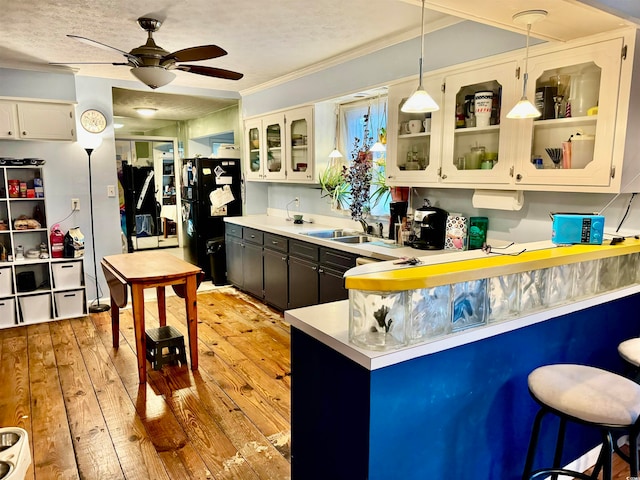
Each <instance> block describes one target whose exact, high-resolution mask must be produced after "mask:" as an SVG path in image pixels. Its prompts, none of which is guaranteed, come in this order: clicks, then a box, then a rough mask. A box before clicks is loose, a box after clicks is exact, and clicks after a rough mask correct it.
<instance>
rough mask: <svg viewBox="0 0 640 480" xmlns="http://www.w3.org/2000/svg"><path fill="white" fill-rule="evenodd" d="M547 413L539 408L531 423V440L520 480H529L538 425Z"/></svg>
mask: <svg viewBox="0 0 640 480" xmlns="http://www.w3.org/2000/svg"><path fill="white" fill-rule="evenodd" d="M546 414H547V412H546V411H545V410H544V409H543V408H541V409H540V410H539V411H538V413H537V414H536V419H535V420H534V422H533V429H532V430H531V440H529V450H527V460H526V462H525V464H524V472H522V480H529V478H530V477H531V470H532V468H533V460H534V457H535V455H536V449H537V448H538V436H539V435H540V424H541V423H542V417H544V416H545V415H546Z"/></svg>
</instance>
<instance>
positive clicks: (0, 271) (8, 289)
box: [0, 267, 13, 295]
mask: <svg viewBox="0 0 640 480" xmlns="http://www.w3.org/2000/svg"><path fill="white" fill-rule="evenodd" d="M12 293H13V278H12V275H11V267H0V295H11V294H12Z"/></svg>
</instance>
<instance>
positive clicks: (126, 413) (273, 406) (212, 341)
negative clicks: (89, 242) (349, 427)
mask: <svg viewBox="0 0 640 480" xmlns="http://www.w3.org/2000/svg"><path fill="white" fill-rule="evenodd" d="M183 302H184V300H182V299H180V298H178V297H168V298H167V324H169V325H173V326H174V327H176V328H178V329H179V330H180V331H181V332H182V333H183V335H184V336H185V339H186V337H187V332H186V329H185V324H184V318H183V316H184V314H183V312H184V303H183ZM145 308H146V314H147V327H148V328H149V327H150V326H157V325H158V323H157V311H156V304H155V303H153V302H146V303H145ZM172 312H178V315H177V316H176V315H173V314H172ZM198 317H199V326H198V334H199V355H200V358H199V360H200V362H199V363H200V365H199V369H198V371H197V372H195V373H194V372H192V371H191V370H190V369H189V368H188V367H177V366H176V367H164V368H163V369H162V370H160V371H153V370H152V369H150V368H149V369H148V373H149V376H148V382H147V383H146V384H143V385H141V386H140V385H139V384H138V374H137V366H136V357H135V353H134V350H132V345H135V344H134V339H133V323H132V318H131V310H124V311H122V312H121V320H120V322H121V323H120V328H121V340H120V346H119V348H118V349H114V348H112V345H111V331H110V330H111V323H110V317H109V313H102V314H92V315H91V316H90V317H86V318H79V319H73V320H65V321H59V322H50V323H45V324H39V325H31V326H26V327H16V328H11V329H6V330H1V331H0V385H1V387H0V426H18V427H22V428H24V429H25V430H27V432H28V433H29V438H30V440H31V452H32V455H33V463H32V465H31V467H30V468H29V471H28V473H27V477H26V478H27V479H29V480H31V479H35V480H49V479H74V478H82V479H90V480H97V479H99V480H105V479H125V478H126V479H152V480H159V479H212V478H216V479H218V478H221V479H242V480H245V479H249V480H250V479H277V480H280V479H287V478H290V476H291V474H290V472H291V466H290V461H289V435H290V362H289V331H288V327H287V325H285V324H284V322H283V320H282V315H281V314H279V313H277V312H275V311H273V310H271V309H270V308H268V307H266V306H264V305H262V304H261V303H259V302H256V301H253V300H251V299H250V297H248V296H245V295H244V294H241V293H238V292H237V291H236V290H235V289H233V288H231V287H225V288H222V289H218V290H214V291H212V292H207V293H201V294H199V295H198ZM133 348H135V346H134V347H133Z"/></svg>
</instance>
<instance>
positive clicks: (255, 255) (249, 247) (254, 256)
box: [242, 242, 263, 298]
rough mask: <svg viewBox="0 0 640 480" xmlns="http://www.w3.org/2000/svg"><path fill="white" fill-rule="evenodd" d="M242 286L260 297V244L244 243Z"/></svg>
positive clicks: (261, 274)
mask: <svg viewBox="0 0 640 480" xmlns="http://www.w3.org/2000/svg"><path fill="white" fill-rule="evenodd" d="M242 276H243V280H244V282H243V288H244V290H246V291H247V292H249V293H251V294H252V295H255V296H256V297H258V298H262V297H263V294H262V289H263V286H262V282H263V266H262V245H255V244H253V243H248V242H245V243H244V252H243V258H242Z"/></svg>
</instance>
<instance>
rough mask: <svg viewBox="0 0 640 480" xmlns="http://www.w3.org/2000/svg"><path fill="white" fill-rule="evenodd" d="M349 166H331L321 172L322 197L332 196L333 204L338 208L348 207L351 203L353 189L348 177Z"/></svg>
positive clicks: (319, 178)
mask: <svg viewBox="0 0 640 480" xmlns="http://www.w3.org/2000/svg"><path fill="white" fill-rule="evenodd" d="M346 172H347V168H346V167H345V166H343V167H342V168H341V169H340V168H336V167H332V166H329V167H327V168H326V169H325V170H323V171H322V172H321V173H320V176H319V177H318V180H319V182H320V187H321V189H322V193H321V194H320V197H321V198H327V197H328V198H330V199H331V203H332V205H334V206H335V207H336V208H338V209H347V208H348V207H349V203H350V198H349V197H350V193H351V189H350V186H349V183H348V182H347V179H346Z"/></svg>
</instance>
